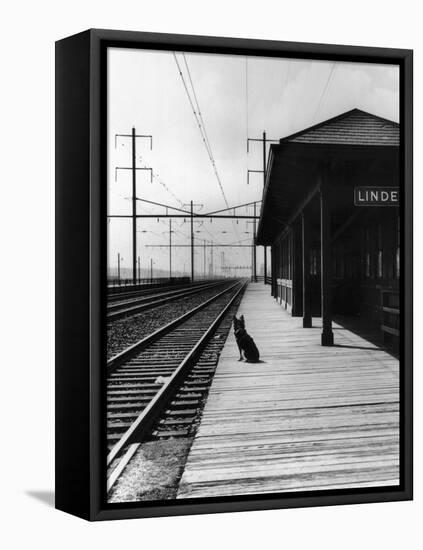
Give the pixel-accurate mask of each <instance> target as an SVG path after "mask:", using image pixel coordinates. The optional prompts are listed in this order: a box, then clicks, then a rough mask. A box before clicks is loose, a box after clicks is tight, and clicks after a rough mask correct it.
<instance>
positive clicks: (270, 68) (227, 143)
mask: <svg viewBox="0 0 423 550" xmlns="http://www.w3.org/2000/svg"><path fill="white" fill-rule="evenodd" d="M175 58H176V59H175ZM178 65H179V67H178ZM187 68H188V69H189V72H188V69H187ZM179 70H181V71H182V74H183V77H184V80H183V79H182V78H181V76H180V73H179ZM190 78H191V82H192V86H191V82H190ZM184 81H185V85H186V87H187V88H188V94H189V97H188V94H187V91H186V89H185V86H184ZM193 90H194V91H193ZM194 92H195V98H196V99H197V102H198V105H199V107H200V110H201V115H202V123H203V127H204V128H205V130H206V132H207V137H208V141H209V144H210V148H211V150H212V154H213V159H214V162H215V167H216V169H217V172H218V175H219V179H220V184H221V186H220V184H219V181H218V179H217V177H216V174H215V171H214V168H213V165H212V162H211V161H210V158H209V155H208V153H207V150H206V147H205V145H204V142H203V136H202V134H201V132H200V129H199V127H198V122H197V119H196V117H195V115H194V113H193V108H192V106H191V103H190V99H191V102H192V103H193V106H194V110H196V111H198V108H197V107H196V104H195V98H194ZM353 108H359V109H362V110H364V111H368V112H370V113H373V114H375V115H378V116H382V117H384V118H387V119H390V120H394V121H396V122H398V120H399V69H398V67H397V66H393V65H376V64H363V63H345V62H337V63H336V62H332V61H309V60H301V59H298V60H296V59H283V58H265V57H248V58H246V57H245V56H230V55H222V54H199V53H185V54H184V53H183V52H175V55H174V53H173V52H159V51H152V50H137V49H118V48H109V51H108V182H107V185H108V214H131V209H132V205H131V201H130V197H131V185H132V183H131V182H132V180H131V172H130V171H129V170H118V173H117V177H115V169H116V167H129V166H130V165H131V159H132V157H131V140H130V139H127V138H118V139H117V146H116V147H115V134H130V133H131V130H132V128H133V127H134V128H135V129H136V132H137V134H145V135H152V136H153V148H152V150H150V142H149V140H148V139H138V140H137V145H136V149H137V154H136V162H137V166H139V167H145V166H148V167H151V168H152V169H153V174H154V177H153V182H152V183H151V182H150V173H149V172H148V171H144V170H138V171H137V197H139V198H142V199H146V200H150V201H154V202H158V203H162V204H167V205H169V206H176V207H178V208H186V206H185V207H183V206H182V205H184V204H185V205H186V204H188V203H189V201H191V200H192V201H193V202H194V203H195V204H196V205H197V206H196V207H195V208H194V210H195V211H197V212H198V213H205V212H209V211H213V210H218V209H223V208H225V207H226V203H228V204H229V206H231V207H232V206H236V205H238V204H244V203H248V202H252V201H257V200H260V199H261V196H262V190H263V178H262V175H261V174H251V175H250V182H249V184H247V169H250V170H261V169H262V164H263V161H262V156H263V153H262V145H261V144H260V143H250V150H249V153H248V154H247V137H249V138H261V137H262V134H263V131H266V133H267V137H268V138H269V139H275V140H279V139H280V138H283V137H285V136H287V135H289V134H292V133H294V132H296V131H299V130H302V129H304V128H307V127H309V126H311V125H313V124H317V123H318V122H321V121H323V120H326V119H328V118H331V117H333V116H336V115H338V114H341V113H343V112H345V111H348V110H350V109H353ZM115 180H116V181H115ZM222 189H223V191H222ZM225 198H226V200H225ZM137 209H138V210H137V212H138V214H143V213H165V210H164V209H163V208H160V207H156V206H153V205H149V204H146V203H144V204H143V203H142V202H141V201H138V202H137ZM239 213H241V214H247V213H250V214H251V213H252V207H249V208H243V209H241V210H239ZM252 230H253V226H252V224H251V223H247V222H246V220H239V222H238V223H236V222H233V221H230V220H221V221H218V220H213V221H212V222H210V220H206V221H204V222H201V221H196V223H195V243H196V244H198V245H200V244H201V245H202V246H201V247H196V248H195V269H196V272H197V273H198V274H199V275H202V274H203V269H204V241H206V245H207V243H210V242H214V243H216V244H224V243H226V244H229V243H239V244H243V245H245V244H251V239H252ZM137 231H138V232H137V239H138V243H137V255H139V256H140V261H141V267H142V269H143V270H144V269H148V270H149V269H150V266H151V262H153V275H154V270H156V273H159V272H158V271H157V270H163V271H165V270H169V248H168V247H164V246H163V247H162V248H159V247H153V246H152V245H158V244H159V245H166V244H168V243H169V220H168V219H161V220H159V221H158V220H157V219H138V222H137ZM172 231H173V232H172V235H171V236H172V243H173V247H172V271H173V274H174V275H176V274H178V275H181V274H182V273H185V274H187V275H188V274H189V272H190V249H189V248H188V247H178V246H175V245H187V244H189V242H190V241H189V232H190V226H189V219H188V218H187V219H186V220H185V223H184V220H183V219H173V220H172ZM131 250H132V231H131V221H130V220H128V219H122V218H119V219H117V218H115V219H109V222H108V269H109V272H111V273H114V272H115V271H116V266H117V255H118V253H120V255H121V268H122V270H123V273H124V274H125V275H126V270H127V269H128V270H129V268H130V267H131V265H132V259H131ZM222 253H223V254H224V256H222ZM210 262H211V249H210V248H209V247H207V248H206V266H207V267H206V272H207V271H208V270H209V267H208V266H209V264H210ZM262 262H263V253H262V251H261V250H260V251H259V252H258V260H257V266H258V270H259V269H260V265H261V263H262ZM222 264H223V265H225V266H226V267H230V266H232V267H235V266H243V267H244V268H245V269H244V270H243V271H239V272H238V274H244V275H249V274H250V273H249V272H248V269H249V268H250V266H251V248H250V247H245V246H243V247H239V248H229V247H225V248H221V249H218V248H215V249H214V254H213V270H214V273H215V274H218V273H219V272H220V269H221V265H222ZM226 273H228V271H226ZM128 275H129V272H128ZM162 276H163V273H162Z"/></svg>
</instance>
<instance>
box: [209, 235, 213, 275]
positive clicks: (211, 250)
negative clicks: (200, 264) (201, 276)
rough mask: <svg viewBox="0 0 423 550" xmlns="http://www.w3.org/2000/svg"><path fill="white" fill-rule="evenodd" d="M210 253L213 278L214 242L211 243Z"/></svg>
mask: <svg viewBox="0 0 423 550" xmlns="http://www.w3.org/2000/svg"><path fill="white" fill-rule="evenodd" d="M210 254H211V278H212V279H213V243H211V244H210Z"/></svg>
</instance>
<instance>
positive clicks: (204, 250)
mask: <svg viewBox="0 0 423 550" xmlns="http://www.w3.org/2000/svg"><path fill="white" fill-rule="evenodd" d="M203 276H204V279H205V278H206V239H204V242H203Z"/></svg>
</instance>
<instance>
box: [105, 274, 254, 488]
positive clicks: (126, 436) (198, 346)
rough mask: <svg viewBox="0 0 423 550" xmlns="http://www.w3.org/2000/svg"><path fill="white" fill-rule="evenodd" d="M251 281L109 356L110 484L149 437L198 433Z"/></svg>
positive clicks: (221, 293) (233, 286) (235, 285)
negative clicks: (222, 353)
mask: <svg viewBox="0 0 423 550" xmlns="http://www.w3.org/2000/svg"><path fill="white" fill-rule="evenodd" d="M245 286H246V283H245V282H244V281H236V282H232V283H231V284H230V285H226V288H223V289H220V288H219V289H218V291H217V292H216V294H215V295H214V296H213V297H212V298H209V299H207V300H205V301H204V302H203V303H202V304H200V305H199V306H197V307H195V308H193V309H192V310H190V311H188V312H187V313H186V314H184V315H182V316H181V317H179V318H178V319H175V320H174V321H172V322H171V323H168V324H167V325H165V326H164V327H161V328H160V329H159V330H157V331H156V332H155V333H153V334H152V335H150V336H148V337H146V338H144V339H143V340H141V341H139V342H137V343H136V344H134V345H132V346H130V347H129V348H127V349H126V350H124V351H123V352H122V353H119V354H118V355H116V356H115V357H113V358H112V359H111V360H110V361H108V366H107V369H108V373H107V404H106V408H107V447H108V457H107V466H108V490H110V489H111V488H112V487H113V485H114V483H115V482H116V481H117V479H118V478H119V476H120V475H121V473H122V472H123V470H124V469H125V467H126V465H127V464H128V462H129V460H130V459H131V457H132V456H133V455H134V454H135V452H136V450H137V448H138V447H139V445H140V444H141V443H142V442H143V441H145V440H146V438H150V439H151V438H153V439H154V438H163V437H164V438H169V437H181V436H182V437H184V436H187V435H188V434H190V433H192V427H193V426H194V425H196V424H197V423H198V421H199V411H200V409H201V408H202V406H203V405H204V400H205V396H206V395H207V392H208V388H209V385H210V383H211V380H212V377H213V374H214V369H215V367H216V365H217V360H218V357H219V353H220V350H221V348H222V347H223V343H224V341H225V340H226V336H227V334H228V331H229V328H230V325H231V321H232V315H233V313H234V312H235V311H236V308H237V306H238V304H239V301H240V300H241V297H242V295H243V291H244V289H245Z"/></svg>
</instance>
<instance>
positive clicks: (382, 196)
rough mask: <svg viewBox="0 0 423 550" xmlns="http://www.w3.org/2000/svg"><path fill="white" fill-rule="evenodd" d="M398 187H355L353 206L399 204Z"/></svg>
mask: <svg viewBox="0 0 423 550" xmlns="http://www.w3.org/2000/svg"><path fill="white" fill-rule="evenodd" d="M399 200H400V193H399V187H355V188H354V204H355V206H399Z"/></svg>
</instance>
